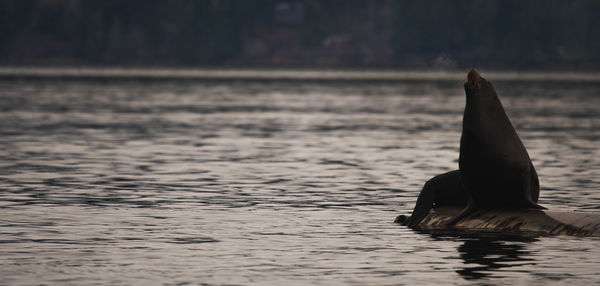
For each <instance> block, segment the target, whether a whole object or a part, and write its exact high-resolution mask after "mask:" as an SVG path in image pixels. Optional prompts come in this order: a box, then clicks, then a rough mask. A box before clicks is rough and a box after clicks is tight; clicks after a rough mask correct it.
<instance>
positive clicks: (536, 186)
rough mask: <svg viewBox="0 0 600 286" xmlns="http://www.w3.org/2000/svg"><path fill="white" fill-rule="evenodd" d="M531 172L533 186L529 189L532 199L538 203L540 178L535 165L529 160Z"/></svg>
mask: <svg viewBox="0 0 600 286" xmlns="http://www.w3.org/2000/svg"><path fill="white" fill-rule="evenodd" d="M529 173H530V174H531V187H530V189H529V190H530V195H531V201H533V202H534V203H537V201H538V198H539V196H540V179H539V178H538V174H537V172H536V171H535V167H534V166H533V163H532V162H529Z"/></svg>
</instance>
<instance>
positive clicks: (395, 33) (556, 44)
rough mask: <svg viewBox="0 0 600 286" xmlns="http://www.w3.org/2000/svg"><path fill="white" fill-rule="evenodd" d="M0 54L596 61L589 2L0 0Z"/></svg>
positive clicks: (205, 61) (529, 63)
mask: <svg viewBox="0 0 600 286" xmlns="http://www.w3.org/2000/svg"><path fill="white" fill-rule="evenodd" d="M0 64H2V65H69V66H70V65H99V66H104V65H119V66H187V67H197V66H198V67H207V66H208V67H210V66H220V67H222V66H229V67H318V68H323V67H331V68H351V67H370V68H415V67H420V68H436V69H437V68H450V69H451V68H460V67H469V66H478V67H481V66H485V67H495V68H553V69H561V68H563V69H597V68H598V67H600V1H594V0H587V1H585V0H581V1H568V0H531V1H523V0H518V1H516V0H497V1H493V0H491V1H467V0H459V1H446V0H433V1H392V0H390V1H386V0H379V1H376V0H375V1H367V0H327V1H315V0H304V1H303V0H262V1H254V0H203V1H193V0H176V1H162V0H104V1H93V0H88V1H84V0H62V1H59V0H54V1H52V0H12V1H11V0H0Z"/></svg>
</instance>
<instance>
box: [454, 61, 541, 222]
mask: <svg viewBox="0 0 600 286" xmlns="http://www.w3.org/2000/svg"><path fill="white" fill-rule="evenodd" d="M465 93H466V97H467V100H466V105H465V112H464V117H463V131H462V136H461V139H460V155H459V159H458V164H459V173H460V184H461V185H462V187H463V188H464V189H465V191H466V193H467V194H468V198H469V202H468V204H467V207H466V208H465V210H464V211H463V212H461V214H459V215H457V216H456V217H454V218H453V219H451V220H450V221H449V224H450V225H451V224H454V223H456V222H457V221H458V220H460V219H461V218H463V217H464V216H466V215H468V214H469V213H470V212H471V211H473V210H475V209H525V208H543V207H541V206H539V205H538V204H537V200H538V196H539V181H538V177H537V173H536V171H535V168H534V167H533V164H532V163H531V160H530V158H529V154H528V153H527V150H526V149H525V146H524V145H523V143H522V142H521V139H520V138H519V136H518V135H517V132H516V131H515V129H514V127H513V126H512V124H511V122H510V120H509V118H508V116H507V115H506V112H505V111H504V108H503V107H502V103H501V102H500V99H499V98H498V95H497V94H496V90H495V89H494V87H493V86H492V84H491V83H490V82H488V81H487V80H485V79H484V78H482V77H480V76H479V73H477V71H475V70H471V71H470V72H469V74H468V82H467V83H465Z"/></svg>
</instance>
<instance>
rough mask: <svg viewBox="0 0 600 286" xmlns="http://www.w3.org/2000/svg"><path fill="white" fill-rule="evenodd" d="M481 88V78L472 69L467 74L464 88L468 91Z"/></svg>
mask: <svg viewBox="0 0 600 286" xmlns="http://www.w3.org/2000/svg"><path fill="white" fill-rule="evenodd" d="M480 87H481V76H480V75H479V72H478V71H477V70H476V69H472V70H470V71H469V73H468V74H467V82H466V83H465V88H468V89H479V88H480Z"/></svg>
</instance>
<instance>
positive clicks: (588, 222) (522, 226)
mask: <svg viewBox="0 0 600 286" xmlns="http://www.w3.org/2000/svg"><path fill="white" fill-rule="evenodd" d="M460 211H461V209H460V208H456V207H441V208H437V209H435V210H432V211H431V212H429V214H428V215H427V216H426V217H425V218H424V219H423V220H422V221H421V222H420V223H419V224H418V225H417V226H416V228H418V229H422V230H448V227H446V226H445V223H446V222H447V221H448V220H449V219H450V218H452V217H454V216H455V215H456V214H458V213H459V212H460ZM404 220H406V216H404V215H399V216H398V217H397V218H396V220H395V222H397V223H402V222H403V221H404ZM452 229H454V230H465V231H481V232H498V233H537V234H542V235H575V236H600V213H585V212H557V211H548V210H535V209H531V210H516V211H511V210H487V211H476V212H474V213H472V214H470V215H468V216H467V217H465V218H464V219H462V220H460V221H459V222H457V223H456V224H455V225H454V226H453V227H452Z"/></svg>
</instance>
